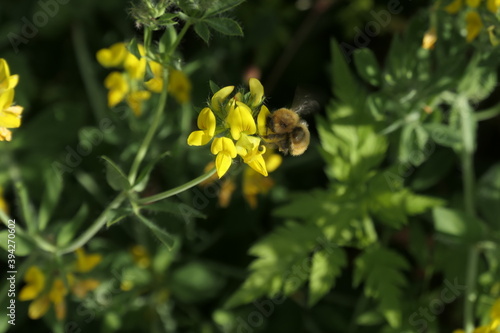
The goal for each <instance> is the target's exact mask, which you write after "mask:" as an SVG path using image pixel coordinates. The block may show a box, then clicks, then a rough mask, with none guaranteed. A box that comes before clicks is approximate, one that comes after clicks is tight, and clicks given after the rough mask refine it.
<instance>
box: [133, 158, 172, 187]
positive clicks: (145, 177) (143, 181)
mask: <svg viewBox="0 0 500 333" xmlns="http://www.w3.org/2000/svg"><path fill="white" fill-rule="evenodd" d="M168 155H170V152H169V151H166V152H164V153H163V154H160V155H158V156H157V157H156V158H154V159H153V160H151V161H150V162H149V163H148V164H147V165H146V166H145V167H144V169H142V171H141V172H140V173H139V177H137V180H136V182H135V184H134V190H136V191H138V192H141V191H142V190H144V188H146V185H147V184H148V181H149V175H150V174H151V171H153V168H154V166H155V165H156V164H157V163H158V162H159V161H161V160H162V159H163V158H164V157H165V156H168Z"/></svg>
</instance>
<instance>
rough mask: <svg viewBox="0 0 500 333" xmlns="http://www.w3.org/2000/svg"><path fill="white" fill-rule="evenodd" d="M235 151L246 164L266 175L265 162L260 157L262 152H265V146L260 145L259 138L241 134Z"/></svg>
mask: <svg viewBox="0 0 500 333" xmlns="http://www.w3.org/2000/svg"><path fill="white" fill-rule="evenodd" d="M236 151H237V153H238V155H240V156H241V157H243V161H244V162H245V163H246V164H248V166H250V167H251V168H252V169H254V170H255V171H257V172H258V173H260V174H262V175H264V176H267V169H266V162H265V161H264V157H262V154H264V153H265V152H266V147H264V146H261V145H260V138H257V137H255V136H248V135H245V134H242V135H241V138H240V139H239V140H238V142H237V143H236Z"/></svg>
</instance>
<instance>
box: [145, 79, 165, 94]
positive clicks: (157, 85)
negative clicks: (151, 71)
mask: <svg viewBox="0 0 500 333" xmlns="http://www.w3.org/2000/svg"><path fill="white" fill-rule="evenodd" d="M144 85H145V86H146V88H147V89H148V90H149V91H152V92H154V93H157V94H159V93H161V91H162V90H163V79H162V78H159V77H154V78H152V79H151V80H148V81H146V82H144Z"/></svg>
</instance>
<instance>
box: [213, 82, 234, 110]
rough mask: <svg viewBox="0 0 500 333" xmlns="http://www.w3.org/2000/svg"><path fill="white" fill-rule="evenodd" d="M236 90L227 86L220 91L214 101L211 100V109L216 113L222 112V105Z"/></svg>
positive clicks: (215, 95)
mask: <svg viewBox="0 0 500 333" xmlns="http://www.w3.org/2000/svg"><path fill="white" fill-rule="evenodd" d="M233 90H234V86H227V87H224V88H222V89H220V90H219V91H217V92H216V93H215V94H214V95H213V96H212V99H211V100H210V108H211V109H212V110H213V111H214V112H217V113H219V112H221V111H222V104H223V103H224V101H225V100H226V99H227V98H228V97H229V95H231V93H232V92H233Z"/></svg>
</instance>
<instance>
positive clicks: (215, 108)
mask: <svg viewBox="0 0 500 333" xmlns="http://www.w3.org/2000/svg"><path fill="white" fill-rule="evenodd" d="M249 86H250V92H247V93H243V92H238V93H236V94H235V95H234V96H233V97H230V95H231V94H232V93H233V91H234V86H227V87H224V88H222V89H220V90H219V91H217V92H216V93H215V94H214V95H213V97H212V99H211V101H210V105H209V107H206V108H204V109H203V110H201V112H200V114H199V116H198V128H199V130H198V131H194V132H192V133H191V134H190V135H189V137H188V140H187V143H188V145H190V146H202V145H206V144H207V143H209V142H210V141H212V139H213V141H212V145H211V152H212V154H214V155H216V158H215V167H216V169H217V175H218V176H219V178H221V177H222V176H224V174H225V173H226V172H227V171H228V169H229V167H230V166H231V164H232V161H233V159H234V158H236V157H237V156H238V155H239V156H240V157H241V158H242V159H243V162H245V163H246V164H248V165H249V166H250V167H251V168H252V169H253V170H255V171H257V172H258V173H260V174H262V175H264V176H267V169H266V163H265V161H264V158H263V157H262V155H263V154H264V153H265V152H266V147H265V146H264V145H261V136H265V135H266V134H267V128H266V119H267V117H268V116H269V115H270V112H269V109H268V108H267V107H266V106H265V105H263V104H262V102H263V100H264V87H263V86H262V84H261V83H260V81H259V80H257V79H254V78H251V79H250V81H249Z"/></svg>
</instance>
